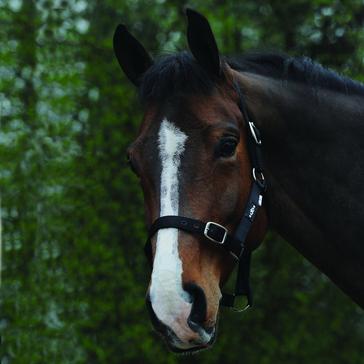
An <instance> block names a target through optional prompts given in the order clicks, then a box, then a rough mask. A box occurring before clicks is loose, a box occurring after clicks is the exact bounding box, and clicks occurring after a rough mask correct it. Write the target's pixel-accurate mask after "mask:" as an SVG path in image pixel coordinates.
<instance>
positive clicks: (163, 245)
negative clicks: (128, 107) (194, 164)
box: [150, 119, 191, 338]
mask: <svg viewBox="0 0 364 364" xmlns="http://www.w3.org/2000/svg"><path fill="white" fill-rule="evenodd" d="M186 139H187V135H186V134H185V133H183V132H182V131H181V130H180V129H178V128H177V127H176V126H175V125H173V124H172V123H171V122H169V121H168V120H167V119H164V120H163V121H162V123H161V126H160V129H159V140H158V142H159V156H160V159H161V163H162V173H161V188H160V216H166V215H178V204H179V186H178V174H179V167H180V164H181V156H182V153H183V152H184V149H185V142H186ZM150 300H151V304H152V307H153V311H154V312H155V314H156V315H157V317H158V319H159V320H160V321H162V322H163V323H164V324H165V325H167V326H168V327H170V328H171V329H172V330H173V331H174V332H175V333H176V334H177V335H178V336H179V337H180V338H182V337H183V336H184V334H187V331H189V329H188V327H187V325H186V321H187V318H188V316H189V313H190V311H191V303H189V302H188V301H189V296H188V293H187V292H185V291H184V290H183V288H182V261H181V259H180V257H179V254H178V230H177V229H174V228H168V229H161V230H159V231H158V235H157V246H156V253H155V257H154V263H153V272H152V279H151V286H150ZM181 321H184V323H183V322H181Z"/></svg>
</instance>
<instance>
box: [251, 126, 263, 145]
mask: <svg viewBox="0 0 364 364" xmlns="http://www.w3.org/2000/svg"><path fill="white" fill-rule="evenodd" d="M249 128H250V132H251V134H252V136H253V138H254V140H255V142H256V143H257V144H258V145H260V144H262V140H261V139H260V138H258V135H257V133H259V131H258V129H257V127H256V126H255V124H254V123H253V122H252V121H249Z"/></svg>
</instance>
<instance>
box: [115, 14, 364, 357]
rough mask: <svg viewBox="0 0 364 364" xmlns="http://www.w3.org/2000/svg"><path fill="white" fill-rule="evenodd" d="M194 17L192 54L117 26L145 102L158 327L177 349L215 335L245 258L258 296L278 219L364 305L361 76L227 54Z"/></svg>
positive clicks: (143, 170) (130, 74) (150, 302)
mask: <svg viewBox="0 0 364 364" xmlns="http://www.w3.org/2000/svg"><path fill="white" fill-rule="evenodd" d="M186 15H187V20H188V27H187V40H188V46H189V49H190V52H187V51H183V52H178V53H175V54H170V55H165V56H163V57H160V58H157V59H155V60H153V59H152V58H151V56H150V55H149V54H148V52H147V51H146V50H145V48H144V47H143V46H142V45H141V43H140V42H139V41H138V40H137V39H136V38H135V37H134V36H133V35H132V34H131V33H130V32H129V31H128V30H127V28H126V27H125V26H124V25H119V26H118V27H117V29H116V31H115V34H114V38H113V44H114V52H115V55H116V58H117V60H118V62H119V64H120V66H121V68H122V70H123V71H124V73H125V75H126V76H127V78H128V79H129V80H130V81H131V82H132V83H133V84H134V85H135V86H136V87H137V89H138V92H139V96H140V100H141V104H142V107H143V110H144V117H143V120H142V123H141V127H140V131H139V134H138V136H137V138H136V140H135V141H134V142H133V143H132V144H131V145H130V147H129V148H128V151H127V158H128V161H129V163H130V165H131V168H132V170H133V171H134V173H135V174H136V175H137V176H138V178H139V179H140V184H141V187H142V189H143V194H144V201H145V213H146V222H147V226H148V229H149V238H148V244H147V255H148V257H149V258H150V261H151V263H152V273H151V279H150V283H149V286H148V290H147V294H146V304H147V307H148V311H149V313H150V316H151V320H152V323H153V325H154V327H155V329H156V330H157V331H158V332H159V333H161V334H162V336H164V338H165V341H166V342H167V344H168V346H169V348H170V349H171V350H172V351H175V352H193V351H198V350H201V349H204V348H207V347H210V346H211V345H212V344H213V342H214V339H215V336H216V321H217V317H218V311H219V307H220V305H221V300H222V298H224V295H223V294H222V293H221V290H222V287H223V286H224V284H225V282H226V281H227V279H228V277H229V276H230V275H231V272H232V271H233V269H234V267H235V265H236V262H237V261H238V262H239V275H240V282H239V276H238V284H237V291H236V292H235V294H242V293H243V294H245V295H247V296H248V300H250V301H251V297H250V289H249V283H248V270H249V269H248V268H247V265H248V264H249V262H250V260H249V257H250V253H251V252H252V251H253V250H254V249H256V248H257V247H258V246H259V245H260V243H261V242H262V240H263V238H264V236H265V235H266V233H267V231H268V229H273V230H275V231H276V232H277V233H278V234H279V235H280V236H282V237H283V238H284V239H285V240H286V241H288V242H289V243H290V244H291V245H293V246H294V247H295V248H296V249H297V250H298V251H299V252H300V253H301V254H302V255H303V256H304V257H305V258H306V259H307V260H308V261H310V262H311V263H312V264H313V265H315V266H316V267H317V268H318V269H319V270H320V271H321V272H323V273H324V274H325V275H326V276H327V277H329V278H330V279H331V281H332V282H333V283H334V284H336V285H337V286H338V287H339V288H340V289H341V290H342V291H343V292H345V293H346V294H347V295H348V296H349V297H351V299H352V300H353V301H355V302H356V303H357V304H358V305H359V306H361V307H362V308H364V279H363V278H364V245H363V241H364V229H363V225H362V224H363V222H364V208H363V205H364V188H363V186H364V164H363V161H364V86H363V85H362V84H360V83H359V82H356V81H353V80H351V79H349V78H346V77H343V76H340V75H338V74H337V73H335V72H334V71H331V70H328V69H325V68H324V67H322V66H321V65H320V64H318V63H315V62H313V61H312V60H311V59H309V58H306V57H291V56H287V55H284V54H278V53H264V52H263V53H252V54H248V55H242V56H240V57H235V58H229V57H224V56H222V55H220V53H219V50H218V46H217V43H216V40H215V37H214V35H213V32H212V30H211V27H210V25H209V22H208V20H207V19H206V18H205V17H204V16H203V15H202V14H200V13H198V12H196V11H194V10H192V9H187V10H186ZM260 154H261V156H260ZM260 160H261V162H260ZM263 173H264V174H263ZM254 191H255V192H254ZM263 196H264V199H263ZM242 225H244V226H243V227H242ZM194 229H195V230H194ZM241 230H245V232H244V233H242V232H241ZM236 231H240V232H239V233H234V232H236ZM239 234H240V235H239ZM242 236H243V238H242ZM239 237H240V238H241V239H240V238H239ZM228 239H230V240H229V244H227V242H228ZM234 239H235V240H234ZM239 239H240V240H239ZM236 240H238V242H237V244H238V245H237V247H238V251H234V249H233V248H232V244H235V243H236ZM226 244H227V245H229V246H228V249H226ZM239 244H240V245H239ZM224 248H225V249H224ZM242 257H245V258H242ZM226 297H228V296H226ZM230 297H233V298H234V295H233V296H230Z"/></svg>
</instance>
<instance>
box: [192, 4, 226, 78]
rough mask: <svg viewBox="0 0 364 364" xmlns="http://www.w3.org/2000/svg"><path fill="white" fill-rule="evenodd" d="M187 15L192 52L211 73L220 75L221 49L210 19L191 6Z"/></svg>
mask: <svg viewBox="0 0 364 364" xmlns="http://www.w3.org/2000/svg"><path fill="white" fill-rule="evenodd" d="M186 15H187V20H188V27H187V40H188V45H189V47H190V50H191V52H192V54H193V55H194V57H195V58H196V60H197V61H198V63H199V64H200V65H201V66H203V67H204V68H206V69H207V70H208V71H209V73H210V74H212V75H214V76H220V73H221V65H220V56H219V50H218V48H217V45H216V41H215V37H214V34H213V33H212V30H211V27H210V24H209V22H208V20H207V19H206V18H205V17H204V16H203V15H201V14H200V13H198V12H197V11H194V10H192V9H190V8H187V9H186Z"/></svg>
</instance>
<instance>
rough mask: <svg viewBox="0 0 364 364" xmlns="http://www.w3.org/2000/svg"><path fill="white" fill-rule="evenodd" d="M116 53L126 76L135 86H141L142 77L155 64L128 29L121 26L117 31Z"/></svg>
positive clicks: (115, 38) (115, 40) (114, 41)
mask: <svg viewBox="0 0 364 364" xmlns="http://www.w3.org/2000/svg"><path fill="white" fill-rule="evenodd" d="M113 43H114V53H115V55H116V58H117V59H118V61H119V64H120V66H121V68H122V70H123V71H124V73H125V75H126V76H127V77H128V78H129V80H130V81H131V82H132V83H133V84H134V85H135V86H139V85H140V77H141V76H142V75H143V74H144V72H145V71H146V70H147V69H148V68H149V67H150V66H151V65H152V64H153V61H152V58H151V57H150V55H149V54H148V53H147V51H146V50H145V49H144V47H143V46H142V45H141V44H140V43H139V41H137V40H136V39H135V38H134V37H133V36H132V35H131V34H130V33H129V32H128V30H127V29H126V27H125V25H122V24H119V25H118V26H117V28H116V30H115V33H114V38H113Z"/></svg>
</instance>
